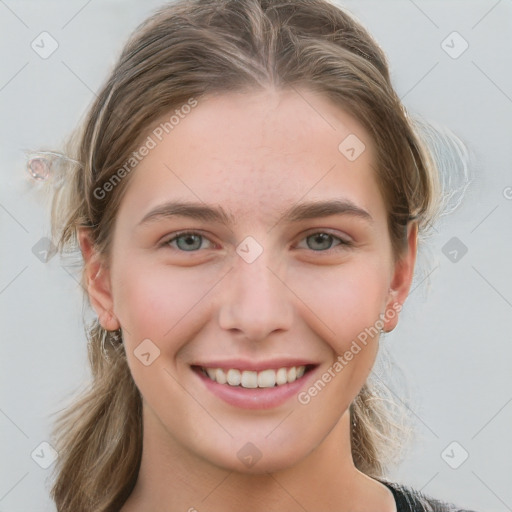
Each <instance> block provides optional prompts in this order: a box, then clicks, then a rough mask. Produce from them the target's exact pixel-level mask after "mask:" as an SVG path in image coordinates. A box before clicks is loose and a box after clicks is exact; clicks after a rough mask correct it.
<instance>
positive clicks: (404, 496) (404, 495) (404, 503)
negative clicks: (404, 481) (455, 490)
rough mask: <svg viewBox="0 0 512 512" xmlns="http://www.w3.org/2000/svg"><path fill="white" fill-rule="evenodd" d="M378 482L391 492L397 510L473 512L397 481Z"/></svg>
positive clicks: (414, 511) (405, 511)
mask: <svg viewBox="0 0 512 512" xmlns="http://www.w3.org/2000/svg"><path fill="white" fill-rule="evenodd" d="M379 482H381V483H382V484H384V485H385V486H386V487H388V488H389V489H390V490H391V492H392V493H393V496H394V498H395V502H396V510H397V512H474V511H471V510H467V509H461V508H459V507H457V506H456V505H454V504H453V503H447V502H444V501H439V500H436V499H434V498H431V497H430V496H427V495H425V494H423V493H421V492H419V491H416V490H414V489H411V488H409V487H405V486H403V485H400V484H397V483H393V482H384V481H383V480H379Z"/></svg>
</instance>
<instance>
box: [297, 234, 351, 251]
mask: <svg viewBox="0 0 512 512" xmlns="http://www.w3.org/2000/svg"><path fill="white" fill-rule="evenodd" d="M303 240H306V243H307V247H308V248H309V249H311V250H313V251H315V252H326V251H327V250H329V249H331V248H333V242H336V241H337V242H338V243H336V244H334V247H339V246H345V247H350V246H352V242H349V241H348V240H344V239H343V238H340V237H337V236H335V235H332V234H331V233H326V232H324V231H317V232H316V233H312V234H310V235H308V236H306V237H305V238H303ZM297 247H299V246H297Z"/></svg>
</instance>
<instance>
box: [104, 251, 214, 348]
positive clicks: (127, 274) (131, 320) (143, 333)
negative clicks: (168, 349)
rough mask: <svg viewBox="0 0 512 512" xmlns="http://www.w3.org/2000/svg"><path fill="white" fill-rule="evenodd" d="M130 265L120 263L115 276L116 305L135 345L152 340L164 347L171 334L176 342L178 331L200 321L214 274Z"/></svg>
mask: <svg viewBox="0 0 512 512" xmlns="http://www.w3.org/2000/svg"><path fill="white" fill-rule="evenodd" d="M127 263H128V262H120V264H119V265H118V267H117V271H116V273H115V274H114V290H115V298H114V304H115V305H116V311H115V312H116V315H118V317H119V319H120V322H121V324H122V325H124V326H125V327H126V330H127V332H128V333H129V335H130V337H131V339H132V342H133V343H137V342H138V340H139V342H140V340H142V339H145V338H149V339H152V340H155V342H156V343H157V344H159V345H161V344H162V343H163V340H164V339H169V335H170V333H171V332H172V333H173V335H172V338H173V339H176V338H177V336H176V331H179V330H180V329H181V328H182V327H183V326H184V325H185V324H186V325H188V326H190V325H195V324H196V323H198V322H199V316H200V315H201V311H202V308H203V307H204V305H205V301H204V299H205V297H206V296H207V294H208V292H209V290H210V289H211V288H212V286H213V285H214V281H212V275H211V272H210V275H209V276H201V275H200V272H198V270H197V268H195V269H194V268H192V267H190V268H176V267H174V268H172V267H170V266H165V265H162V264H152V265H151V264H144V265H137V263H136V262H133V261H132V262H130V264H129V265H128V264H127ZM203 277H204V279H203ZM116 284H117V286H116ZM178 339H179V337H178Z"/></svg>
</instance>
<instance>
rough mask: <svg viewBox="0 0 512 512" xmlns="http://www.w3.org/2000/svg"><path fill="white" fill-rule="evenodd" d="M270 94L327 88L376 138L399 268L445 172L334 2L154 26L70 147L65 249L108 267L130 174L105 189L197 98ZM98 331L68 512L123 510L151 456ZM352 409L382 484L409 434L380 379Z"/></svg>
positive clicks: (297, 0) (372, 52)
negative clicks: (402, 433)
mask: <svg viewBox="0 0 512 512" xmlns="http://www.w3.org/2000/svg"><path fill="white" fill-rule="evenodd" d="M269 86H271V87H276V88H281V89H284V88H292V87H296V86H297V87H298V86H300V87H304V88H307V89H309V90H313V91H316V92H319V93H321V94H323V95H324V96H326V97H328V98H329V99H331V100H332V101H334V102H335V104H337V105H339V106H340V107H342V108H343V109H344V110H346V111H347V112H348V113H350V114H352V115H353V116H354V117H355V118H357V119H358V120H359V121H360V122H361V123H362V124H363V126H364V127H365V128H366V129H367V130H368V132H369V133H370V134H371V136H372V138H373V141H374V143H375V146H376V150H377V168H376V176H377V179H378V183H379V186H380V189H381V192H382V194H383V197H384V199H385V203H386V205H387V208H388V225H389V233H390V238H391V241H392V247H393V254H394V256H395V257H396V258H399V257H400V255H401V254H402V251H403V250H404V248H406V227H407V223H408V222H410V221H411V220H414V221H416V222H418V224H419V228H420V231H421V230H422V229H423V228H425V227H426V226H427V224H429V223H430V222H431V221H432V218H433V215H434V214H435V212H436V211H437V210H436V204H437V199H438V195H439V194H438V191H439V187H438V176H437V172H436V169H435V165H434V162H433V160H432V157H431V155H430V154H429V152H428V151H427V149H426V148H425V147H424V145H423V144H422V142H421V139H420V138H419V137H418V135H417V133H416V131H415V129H414V127H413V125H412V124H411V122H410V120H409V119H408V117H407V115H406V113H405V110H404V108H403V106H402V104H401V102H400V100H399V98H398V96H397V94H396V93H395V91H394V89H393V87H392V85H391V81H390V76H389V71H388V66H387V63H386V59H385V56H384V54H383V52H382V51H381V49H380V48H379V46H378V45H377V44H376V42H375V41H374V40H373V39H372V38H371V36H370V35H369V34H368V32H367V31H366V30H365V29H364V28H363V27H362V26H361V25H360V24H359V23H358V22H357V21H355V20H354V19H353V18H352V17H351V16H350V15H348V14H347V13H345V12H344V11H342V10H341V9H339V8H338V7H337V6H335V5H334V4H331V3H329V2H328V1H326V0H181V1H178V2H173V3H170V4H167V5H165V6H164V7H162V8H161V9H159V10H158V11H157V12H156V13H155V14H154V15H152V16H151V17H150V18H148V19H147V20H146V21H145V22H143V23H142V24H141V25H140V26H139V27H138V28H137V30H136V31H135V32H134V34H133V35H132V36H131V38H130V39H129V41H128V42H127V44H126V46H125V47H124V49H123V51H122V53H121V55H120V57H119V59H118V62H117V64H116V65H115V67H114V69H113V71H112V72H111V74H110V76H109V78H108V80H107V82H106V83H105V85H104V86H103V88H102V89H101V91H100V92H99V94H98V96H97V98H96V99H95V101H94V103H93V104H92V106H91V108H90V110H89V112H88V115H87V117H86V119H85V121H84V123H83V125H82V126H81V127H80V128H79V129H78V131H77V132H76V133H75V134H74V135H73V136H72V137H71V138H70V140H69V143H68V146H67V148H66V151H65V153H66V155H67V157H68V158H69V160H68V162H69V164H68V168H67V170H66V172H67V177H66V180H65V184H64V186H62V187H61V188H60V189H58V190H57V192H56V193H55V196H54V199H53V203H52V229H53V235H54V239H55V240H56V242H57V243H58V248H59V250H61V251H62V252H65V251H66V249H71V250H75V251H76V250H77V249H78V243H77V229H78V228H85V227H86V228H88V229H89V232H90V236H91V240H92V242H93V243H94V245H95V248H96V249H97V251H99V253H100V254H102V255H104V257H105V258H106V260H107V261H108V255H109V249H110V245H109V244H110V240H111V233H112V226H113V221H114V219H115V215H116V212H117V210H118V207H119V204H120V201H121V199H122V197H123V193H124V191H125V190H126V187H127V185H128V183H129V182H130V174H129V173H126V176H125V177H123V178H122V179H121V180H118V183H116V186H115V187H111V188H112V190H111V191H109V193H108V194H106V195H101V196H100V195H99V194H97V193H96V194H95V190H96V191H97V190H99V189H102V190H106V187H105V184H106V183H108V182H109V181H110V182H112V181H111V180H112V179H113V177H114V175H116V173H118V176H119V169H121V168H122V167H123V165H125V163H126V161H127V160H129V159H130V157H131V155H132V152H133V151H134V149H136V148H137V145H138V144H140V143H141V138H142V137H143V136H144V134H147V131H148V129H149V128H151V127H152V125H153V124H154V123H155V122H156V121H157V120H159V119H161V117H162V116H163V115H164V114H168V113H170V112H171V111H172V110H173V109H175V108H177V107H180V106H181V105H185V104H187V103H190V100H191V98H193V99H194V100H195V101H199V102H200V100H201V98H202V97H203V96H205V95H207V94H210V93H215V92H226V91H231V90H232V91H241V90H249V89H254V88H264V87H269ZM340 142H341V141H340ZM71 159H73V160H75V161H76V162H78V163H75V162H74V161H73V160H71ZM109 190H110V189H109ZM83 280H84V275H83V274H82V283H83V284H85V283H84V281H83ZM86 297H87V295H86ZM87 334H88V339H89V359H90V364H91V367H92V381H91V383H90V385H89V389H87V390H86V392H85V393H84V394H83V395H82V397H81V398H80V400H79V401H77V402H76V403H74V404H73V405H72V407H70V408H68V409H67V410H65V412H64V413H63V414H62V415H61V416H60V418H59V420H58V421H57V422H56V425H55V430H54V435H55V437H56V445H57V449H58V451H59V459H58V462H57V465H56V468H55V471H56V479H55V483H54V487H53V488H52V497H53V499H54V500H55V502H56V504H57V508H58V510H59V512H80V511H91V510H94V511H98V512H99V511H105V512H107V511H115V510H118V509H119V508H120V507H121V506H122V504H123V503H124V502H125V501H126V499H127V498H128V496H129V495H130V493H131V491H132V489H133V486H134V485H135V481H136V479H137V474H138V469H139V465H140V460H141V453H142V420H141V410H142V405H141V396H140V393H139V391H138V389H137V387H136V385H135V383H134V381H133V379H132V376H131V373H130V370H129V367H128V364H127V361H126V356H125V353H124V347H123V345H122V344H120V343H118V342H117V341H115V339H114V338H113V337H112V333H108V332H106V331H104V329H103V328H102V327H101V326H100V325H99V323H98V321H97V320H94V321H93V322H92V324H91V325H89V326H88V333H87ZM350 412H351V419H352V423H353V428H352V432H351V440H352V451H353V458H354V463H355V465H356V467H357V468H358V469H359V470H361V471H363V472H364V473H366V474H368V475H371V476H381V475H383V472H384V469H385V467H386V464H387V462H389V461H390V460H391V459H392V458H393V457H394V456H395V451H394V450H395V449H396V448H397V446H398V444H399V442H400V439H398V437H399V436H397V429H398V431H399V430H400V425H398V424H397V423H396V422H395V421H394V420H393V418H392V416H390V413H389V411H388V409H387V407H386V401H385V400H383V399H382V398H381V394H380V393H377V392H376V391H375V388H374V387H372V385H371V384H370V382H367V383H366V384H365V385H364V386H363V388H362V389H361V392H360V393H359V395H358V397H357V398H356V399H355V400H354V402H353V403H352V405H351V407H350Z"/></svg>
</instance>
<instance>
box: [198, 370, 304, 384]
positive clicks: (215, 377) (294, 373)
mask: <svg viewBox="0 0 512 512" xmlns="http://www.w3.org/2000/svg"><path fill="white" fill-rule="evenodd" d="M201 371H202V372H203V374H204V375H206V376H207V377H208V378H209V379H210V380H212V381H214V382H217V383H219V384H227V385H228V386H233V387H242V388H248V389H255V388H273V387H275V386H283V385H285V384H291V383H292V382H295V381H296V380H297V379H300V378H301V377H302V376H303V375H304V373H305V371H306V367H305V366H292V367H289V368H284V367H283V368H279V369H268V370H262V371H259V372H257V371H251V370H244V371H240V370H238V369H236V368H229V369H222V368H203V367H201Z"/></svg>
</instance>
